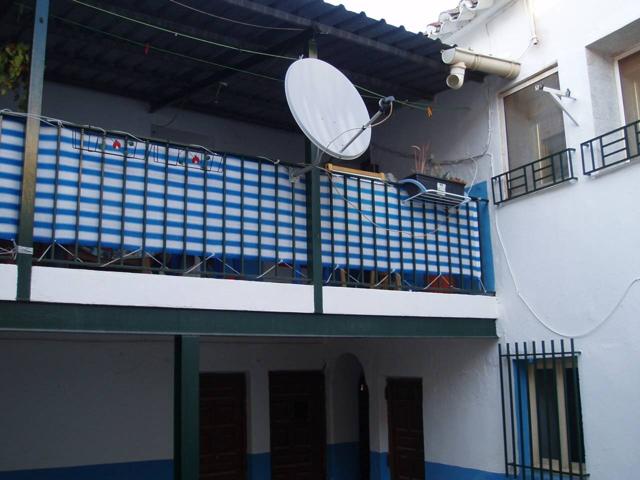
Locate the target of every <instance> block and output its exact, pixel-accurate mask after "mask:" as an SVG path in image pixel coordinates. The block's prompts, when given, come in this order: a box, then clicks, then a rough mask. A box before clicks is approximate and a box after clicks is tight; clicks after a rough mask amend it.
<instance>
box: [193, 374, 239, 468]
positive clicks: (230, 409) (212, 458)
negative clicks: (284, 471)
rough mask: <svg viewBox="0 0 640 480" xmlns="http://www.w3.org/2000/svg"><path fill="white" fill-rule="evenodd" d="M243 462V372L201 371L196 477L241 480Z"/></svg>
mask: <svg viewBox="0 0 640 480" xmlns="http://www.w3.org/2000/svg"><path fill="white" fill-rule="evenodd" d="M246 461H247V417H246V387H245V376H244V374H242V373H240V374H235V373H233V374H222V373H203V374H201V375H200V479H202V480H245V479H246Z"/></svg>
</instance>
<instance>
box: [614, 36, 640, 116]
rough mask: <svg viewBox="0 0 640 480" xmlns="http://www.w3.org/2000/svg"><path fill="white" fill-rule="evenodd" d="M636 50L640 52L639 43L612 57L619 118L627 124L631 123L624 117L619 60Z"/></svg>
mask: <svg viewBox="0 0 640 480" xmlns="http://www.w3.org/2000/svg"><path fill="white" fill-rule="evenodd" d="M638 52H640V43H639V44H637V45H636V46H634V47H632V48H630V49H627V50H625V51H624V52H622V53H620V54H618V55H616V56H614V57H613V73H614V75H615V81H616V95H617V97H618V111H619V112H620V119H621V120H622V125H628V124H629V123H631V121H629V120H628V119H627V118H626V115H625V113H624V97H623V95H622V76H621V75H620V61H621V60H624V59H625V58H627V57H630V56H631V55H633V54H635V53H638Z"/></svg>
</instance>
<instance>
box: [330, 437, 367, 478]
mask: <svg viewBox="0 0 640 480" xmlns="http://www.w3.org/2000/svg"><path fill="white" fill-rule="evenodd" d="M359 454H360V450H359V443H358V442H349V443H336V444H334V445H327V473H328V475H329V479H330V480H359V479H360V457H359Z"/></svg>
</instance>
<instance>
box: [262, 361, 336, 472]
mask: <svg viewBox="0 0 640 480" xmlns="http://www.w3.org/2000/svg"><path fill="white" fill-rule="evenodd" d="M269 403H270V405H269V407H270V424H271V478H272V479H273V480H324V478H325V410H324V374H323V373H322V372H271V373H270V374H269Z"/></svg>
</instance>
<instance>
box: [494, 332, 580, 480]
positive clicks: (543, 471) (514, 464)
mask: <svg viewBox="0 0 640 480" xmlns="http://www.w3.org/2000/svg"><path fill="white" fill-rule="evenodd" d="M498 354H499V361H500V386H501V407H502V419H503V423H502V433H503V442H504V452H505V473H506V475H507V477H508V478H517V479H519V480H528V479H531V480H537V479H539V480H548V479H560V480H562V479H564V480H583V479H586V478H588V474H587V471H586V467H585V450H584V438H583V429H582V411H581V402H580V378H579V368H578V352H577V351H576V349H575V345H574V341H573V339H571V340H570V342H569V345H566V344H565V341H564V340H560V341H559V342H555V341H553V340H552V341H550V342H544V341H542V342H539V343H536V342H531V343H530V344H529V343H526V342H525V343H515V344H513V345H511V344H507V345H505V346H503V345H498Z"/></svg>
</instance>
